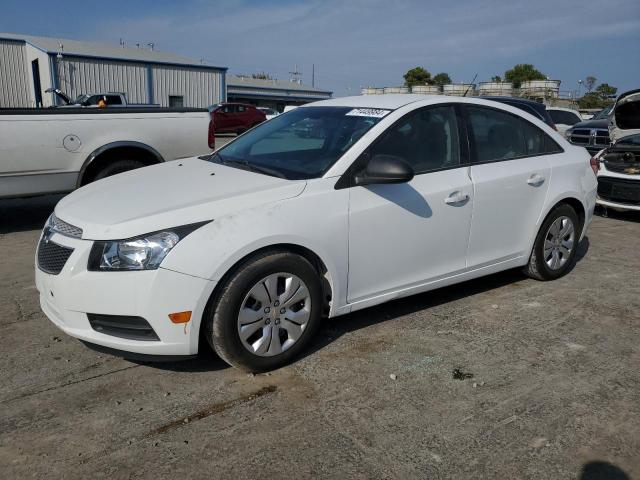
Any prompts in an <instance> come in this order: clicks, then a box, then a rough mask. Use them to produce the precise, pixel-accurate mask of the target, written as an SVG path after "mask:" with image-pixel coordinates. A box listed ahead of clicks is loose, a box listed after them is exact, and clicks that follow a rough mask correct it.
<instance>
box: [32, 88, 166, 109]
mask: <svg viewBox="0 0 640 480" xmlns="http://www.w3.org/2000/svg"><path fill="white" fill-rule="evenodd" d="M45 92H47V93H54V94H55V95H56V97H58V99H60V101H61V102H62V105H61V106H59V107H58V108H68V107H76V108H77V107H93V108H98V107H103V108H106V107H118V108H125V107H129V108H141V107H159V106H160V105H159V104H157V103H129V102H128V101H127V96H126V95H125V94H124V93H122V92H107V93H84V94H82V95H78V97H77V98H75V99H74V100H71V99H70V98H69V97H68V96H67V95H66V94H65V93H64V92H63V91H62V90H60V89H59V88H48V89H47V90H45Z"/></svg>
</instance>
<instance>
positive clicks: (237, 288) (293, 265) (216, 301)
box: [203, 250, 323, 372]
mask: <svg viewBox="0 0 640 480" xmlns="http://www.w3.org/2000/svg"><path fill="white" fill-rule="evenodd" d="M280 272H284V273H290V274H293V275H295V276H297V277H298V278H299V279H300V280H302V281H303V282H304V283H305V284H306V286H307V288H308V290H309V293H310V297H311V314H310V318H309V320H308V322H307V324H306V327H305V328H304V330H303V332H302V334H301V336H300V338H299V339H298V340H297V341H296V343H294V344H293V345H292V346H291V347H290V348H289V349H288V350H285V351H284V352H283V353H280V354H278V355H274V356H269V357H266V356H259V355H256V354H254V353H252V352H250V351H249V350H248V349H247V348H245V347H244V345H243V344H242V341H241V339H240V335H239V334H238V324H237V321H238V313H239V311H240V307H241V304H242V302H243V300H244V298H245V296H246V295H247V294H248V292H249V291H250V290H251V288H252V287H253V286H254V285H256V283H258V282H260V280H261V279H263V278H265V277H267V276H269V275H272V274H274V273H280ZM322 310H323V294H322V286H321V279H320V277H319V275H318V272H317V271H316V269H315V268H314V266H313V265H312V264H311V263H310V262H309V261H308V260H307V259H306V258H304V257H301V256H300V255H296V254H294V253H291V252H288V251H284V250H271V251H266V252H263V253H260V254H258V255H256V256H254V257H251V258H250V259H248V260H247V261H245V262H243V263H242V264H241V265H240V266H238V267H237V268H236V269H235V270H234V272H233V273H232V274H231V275H230V276H229V277H228V278H227V279H226V281H224V283H223V285H222V286H221V288H220V289H219V291H218V293H217V295H216V296H215V297H214V298H212V302H211V304H210V307H209V308H208V309H207V313H206V314H205V318H204V319H203V320H204V327H205V335H206V338H207V340H208V342H209V344H210V345H211V346H212V347H213V349H214V350H215V352H216V353H217V354H218V356H220V358H222V359H223V360H224V361H225V362H227V363H228V364H230V365H232V366H234V367H237V368H240V369H241V370H245V371H248V372H264V371H268V370H273V369H275V368H278V367H281V366H283V365H286V364H288V363H289V362H290V361H291V360H293V359H294V358H295V357H296V356H297V355H298V354H299V353H300V352H301V351H302V350H303V349H304V348H305V347H306V345H307V344H308V343H309V340H310V339H311V338H312V337H313V335H314V334H315V332H316V331H317V329H318V326H319V324H320V319H321V316H322Z"/></svg>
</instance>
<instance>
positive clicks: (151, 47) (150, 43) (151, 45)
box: [147, 42, 155, 52]
mask: <svg viewBox="0 0 640 480" xmlns="http://www.w3.org/2000/svg"><path fill="white" fill-rule="evenodd" d="M147 46H148V47H149V48H150V49H151V51H152V52H153V47H154V46H155V43H153V42H149V43H147Z"/></svg>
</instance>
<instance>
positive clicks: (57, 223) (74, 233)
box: [50, 214, 82, 238]
mask: <svg viewBox="0 0 640 480" xmlns="http://www.w3.org/2000/svg"><path fill="white" fill-rule="evenodd" d="M50 227H51V230H53V231H54V232H58V233H60V234H62V235H66V236H67V237H73V238H82V229H81V228H79V227H76V226H74V225H71V224H70V223H67V222H65V221H64V220H60V219H59V218H58V217H56V215H55V214H52V215H51V225H50Z"/></svg>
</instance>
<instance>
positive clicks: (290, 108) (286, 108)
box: [282, 105, 298, 113]
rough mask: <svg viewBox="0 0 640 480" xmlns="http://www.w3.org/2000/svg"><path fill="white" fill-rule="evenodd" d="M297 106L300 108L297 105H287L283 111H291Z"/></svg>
mask: <svg viewBox="0 0 640 480" xmlns="http://www.w3.org/2000/svg"><path fill="white" fill-rule="evenodd" d="M296 108H298V106H297V105H287V106H285V107H284V110H283V111H282V113H287V112H290V111H291V110H295V109H296Z"/></svg>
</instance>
